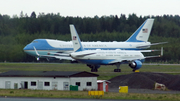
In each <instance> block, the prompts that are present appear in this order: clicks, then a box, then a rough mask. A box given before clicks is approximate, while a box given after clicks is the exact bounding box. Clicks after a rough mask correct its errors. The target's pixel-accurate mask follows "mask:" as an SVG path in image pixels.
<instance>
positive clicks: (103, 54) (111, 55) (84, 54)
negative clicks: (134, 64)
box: [70, 49, 144, 65]
mask: <svg viewBox="0 0 180 101" xmlns="http://www.w3.org/2000/svg"><path fill="white" fill-rule="evenodd" d="M70 55H71V57H72V58H74V59H75V60H77V61H80V62H82V63H86V64H94V65H108V64H111V62H112V63H113V61H116V60H119V61H123V60H132V59H133V58H134V60H137V59H139V60H141V59H144V55H143V54H142V53H141V52H140V51H133V50H120V49H116V50H100V49H97V50H86V51H80V52H73V53H71V54H70ZM124 62H126V61H124Z"/></svg>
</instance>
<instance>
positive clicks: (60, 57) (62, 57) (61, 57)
mask: <svg viewBox="0 0 180 101" xmlns="http://www.w3.org/2000/svg"><path fill="white" fill-rule="evenodd" d="M34 50H35V52H36V55H37V56H39V57H45V58H56V59H60V60H63V59H64V60H72V61H73V60H74V59H73V58H71V57H70V56H69V54H59V53H58V54H57V53H56V54H55V53H51V54H54V55H40V54H39V53H38V52H37V50H36V48H35V47H34Z"/></svg>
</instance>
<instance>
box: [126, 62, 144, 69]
mask: <svg viewBox="0 0 180 101" xmlns="http://www.w3.org/2000/svg"><path fill="white" fill-rule="evenodd" d="M129 66H130V67H131V68H132V69H134V70H137V69H139V68H141V67H142V62H141V61H139V60H135V61H133V62H131V63H130V64H129Z"/></svg>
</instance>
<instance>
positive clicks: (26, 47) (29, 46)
mask: <svg viewBox="0 0 180 101" xmlns="http://www.w3.org/2000/svg"><path fill="white" fill-rule="evenodd" d="M32 49H33V47H32V46H31V45H29V44H28V45H26V46H25V47H24V48H23V50H24V51H27V50H32Z"/></svg>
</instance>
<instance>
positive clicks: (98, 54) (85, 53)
mask: <svg viewBox="0 0 180 101" xmlns="http://www.w3.org/2000/svg"><path fill="white" fill-rule="evenodd" d="M70 30H71V38H72V42H73V47H74V52H72V53H70V56H71V57H72V58H73V59H75V60H77V61H79V62H82V63H85V64H87V65H88V66H89V67H90V68H91V71H92V72H97V71H98V68H99V67H100V65H116V66H117V69H115V70H114V72H120V71H121V69H119V67H120V64H122V63H127V64H129V66H130V67H131V68H132V69H133V71H135V70H137V69H139V68H141V66H142V62H143V61H144V59H145V58H152V57H160V56H161V55H163V49H161V55H158V56H148V57H147V56H146V57H145V56H144V55H143V54H142V53H141V51H140V50H137V51H135V50H120V49H116V50H100V49H97V50H85V49H84V48H83V45H82V44H81V40H80V38H79V36H78V34H77V32H76V30H75V28H74V26H73V25H70ZM143 52H151V50H143Z"/></svg>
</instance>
